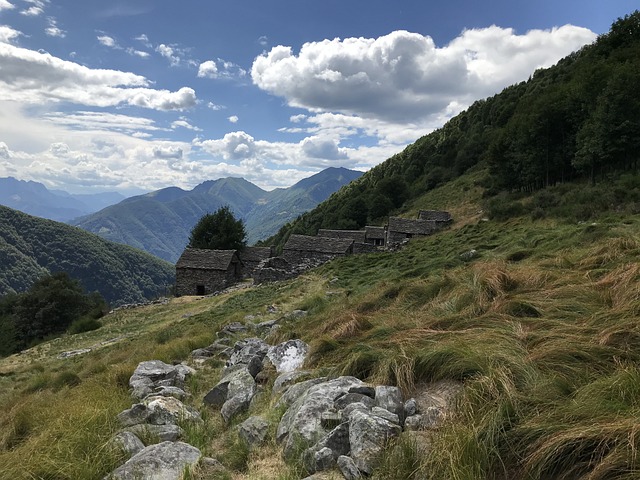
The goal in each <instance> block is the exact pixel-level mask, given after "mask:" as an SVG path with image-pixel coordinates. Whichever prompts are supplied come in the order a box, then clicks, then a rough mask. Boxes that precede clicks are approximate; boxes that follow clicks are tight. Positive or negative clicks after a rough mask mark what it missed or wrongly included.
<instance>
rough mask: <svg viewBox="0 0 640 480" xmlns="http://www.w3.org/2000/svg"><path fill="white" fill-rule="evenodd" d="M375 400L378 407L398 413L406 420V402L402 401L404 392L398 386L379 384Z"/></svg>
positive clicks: (399, 416) (401, 418)
mask: <svg viewBox="0 0 640 480" xmlns="http://www.w3.org/2000/svg"><path fill="white" fill-rule="evenodd" d="M375 400H376V405H377V406H378V407H381V408H384V409H385V410H388V411H390V412H391V413H394V414H396V415H397V416H398V418H399V419H400V421H403V420H404V402H403V401H402V392H401V391H400V389H399V388H398V387H390V386H388V385H379V386H377V387H376V399H375Z"/></svg>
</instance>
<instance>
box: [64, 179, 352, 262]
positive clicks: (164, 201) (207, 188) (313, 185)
mask: <svg viewBox="0 0 640 480" xmlns="http://www.w3.org/2000/svg"><path fill="white" fill-rule="evenodd" d="M361 175H362V173H361V172H357V171H354V170H349V169H346V168H336V167H330V168H327V169H325V170H323V171H322V172H319V173H317V174H315V175H312V176H310V177H308V178H306V179H303V180H301V181H300V182H298V183H296V184H294V185H292V186H291V187H288V188H283V189H276V190H272V191H270V192H269V191H265V190H263V189H261V188H260V187H258V186H256V185H254V184H253V183H251V182H249V181H248V180H246V179H244V178H240V177H226V178H221V179H217V180H207V181H205V182H202V183H201V184H199V185H197V186H195V187H194V188H193V189H192V190H189V191H187V190H183V189H180V188H178V187H168V188H166V189H162V190H158V191H156V192H150V193H146V194H143V195H138V196H135V197H130V198H128V199H126V200H124V201H122V202H120V203H119V204H116V205H111V206H109V207H107V208H105V209H103V210H101V211H99V212H96V213H93V214H91V215H86V216H83V217H81V218H77V219H75V220H72V221H71V222H70V223H71V224H72V225H75V226H78V227H80V228H82V229H84V230H87V231H89V232H92V233H96V234H98V235H100V236H102V237H103V238H106V239H108V240H112V241H115V242H119V243H124V244H127V245H131V246H133V247H136V248H140V249H142V250H145V251H147V252H149V253H151V254H152V255H155V256H157V257H159V258H162V259H164V260H167V261H171V262H175V261H176V260H177V259H178V257H179V256H180V254H181V253H182V251H183V250H184V247H185V245H186V244H187V241H188V237H189V233H190V231H191V229H192V228H193V226H194V225H195V224H196V222H197V221H198V220H199V219H200V218H201V217H202V215H204V214H206V213H211V212H213V211H215V210H216V209H218V208H219V207H221V206H223V205H229V207H230V208H231V210H232V211H233V212H234V215H236V217H238V218H240V219H242V220H244V221H245V228H246V230H247V241H248V243H249V244H252V243H255V242H256V241H257V240H259V239H261V238H265V237H267V236H269V235H272V234H273V233H275V232H276V231H277V229H278V228H280V226H281V225H283V224H285V223H286V222H288V221H290V220H292V219H294V218H296V217H297V216H298V215H300V214H301V213H302V212H304V211H307V210H309V209H311V208H313V207H314V206H315V205H317V204H318V202H320V201H321V200H322V199H324V198H327V196H328V195H330V194H331V193H333V192H334V191H336V190H337V189H338V188H340V187H342V186H343V185H345V184H347V183H348V182H350V181H352V180H354V179H356V178H359V177H360V176H361Z"/></svg>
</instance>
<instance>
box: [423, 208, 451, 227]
mask: <svg viewBox="0 0 640 480" xmlns="http://www.w3.org/2000/svg"><path fill="white" fill-rule="evenodd" d="M418 220H433V221H434V222H438V223H442V224H448V223H451V222H452V221H453V219H452V218H451V214H450V213H449V212H445V211H443V210H420V211H419V212H418Z"/></svg>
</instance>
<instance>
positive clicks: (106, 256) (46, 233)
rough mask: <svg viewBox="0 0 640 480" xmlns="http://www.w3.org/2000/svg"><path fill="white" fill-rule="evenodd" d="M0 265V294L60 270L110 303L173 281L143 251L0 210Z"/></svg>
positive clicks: (167, 269) (154, 292) (143, 295)
mask: <svg viewBox="0 0 640 480" xmlns="http://www.w3.org/2000/svg"><path fill="white" fill-rule="evenodd" d="M0 265H2V269H1V270H0V296H1V295H4V294H7V293H9V292H12V291H16V292H21V291H24V290H26V289H28V288H29V287H30V286H31V285H32V284H33V283H34V282H35V281H36V280H37V279H38V278H40V277H42V276H44V275H46V274H48V273H56V272H66V273H68V274H69V275H70V276H71V277H72V278H74V279H77V280H79V281H80V283H81V284H82V286H83V287H84V289H85V291H87V292H93V291H98V292H99V293H100V294H101V295H102V296H103V297H104V298H105V300H107V301H108V302H109V303H110V304H112V305H118V304H122V303H136V302H142V301H144V300H145V299H148V298H153V297H157V296H158V295H163V294H165V293H166V291H167V290H168V287H170V286H171V285H172V284H173V283H174V279H175V267H174V266H173V265H171V264H170V263H168V262H164V261H162V260H160V259H158V258H155V257H153V256H151V255H149V254H147V253H144V252H141V251H139V250H136V249H134V248H131V247H128V246H126V245H120V244H117V243H114V242H108V241H106V240H104V239H102V238H100V237H98V236H96V235H93V234H90V233H87V232H85V231H83V230H80V229H79V228H76V227H70V226H69V225H65V224H63V223H58V222H54V221H52V220H45V219H42V218H37V217H32V216H30V215H27V214H25V213H22V212H18V211H17V210H12V209H10V208H7V207H2V206H0Z"/></svg>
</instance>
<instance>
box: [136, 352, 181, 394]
mask: <svg viewBox="0 0 640 480" xmlns="http://www.w3.org/2000/svg"><path fill="white" fill-rule="evenodd" d="M177 375H178V371H177V370H176V367H174V366H173V365H169V364H167V363H164V362H162V361H160V360H149V361H147V362H141V363H139V364H138V366H137V367H136V369H135V370H134V372H133V375H132V376H131V378H130V379H129V386H130V387H131V388H132V389H133V391H132V394H131V395H132V396H133V397H134V398H138V399H142V398H144V397H146V396H147V395H150V394H151V393H153V389H154V388H155V387H156V386H158V385H160V384H162V382H167V381H168V382H169V385H173V384H174V382H175V379H176V377H177Z"/></svg>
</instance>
